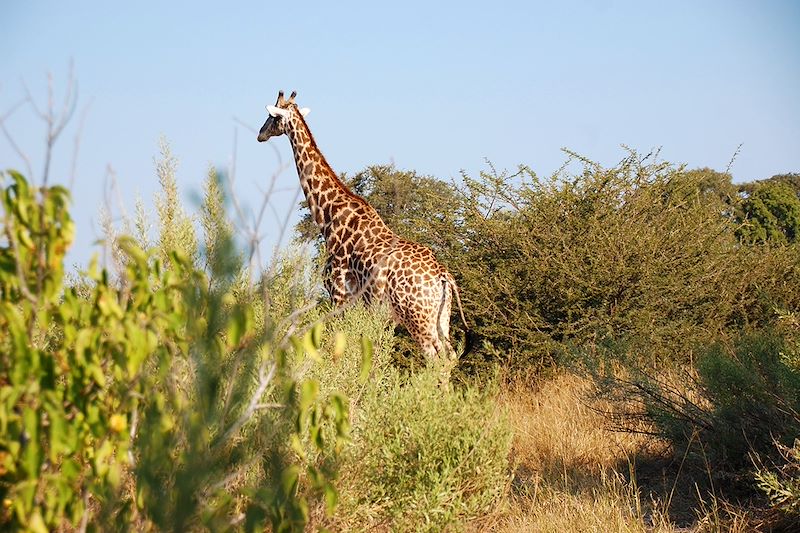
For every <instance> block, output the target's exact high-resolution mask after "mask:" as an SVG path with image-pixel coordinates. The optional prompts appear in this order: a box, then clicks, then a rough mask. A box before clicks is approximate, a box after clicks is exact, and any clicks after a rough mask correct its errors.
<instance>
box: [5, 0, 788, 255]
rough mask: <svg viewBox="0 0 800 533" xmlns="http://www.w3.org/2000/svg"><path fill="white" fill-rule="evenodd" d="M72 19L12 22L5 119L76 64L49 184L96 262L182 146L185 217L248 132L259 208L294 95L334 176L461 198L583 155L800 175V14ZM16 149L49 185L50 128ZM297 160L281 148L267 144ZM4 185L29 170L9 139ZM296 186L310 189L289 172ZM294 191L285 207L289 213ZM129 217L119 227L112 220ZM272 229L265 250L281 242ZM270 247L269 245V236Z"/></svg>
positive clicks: (409, 11) (135, 9) (191, 8)
mask: <svg viewBox="0 0 800 533" xmlns="http://www.w3.org/2000/svg"><path fill="white" fill-rule="evenodd" d="M112 4H115V3H114V2H99V1H98V2H88V1H76V2H62V1H38V2H37V1H22V0H7V1H4V2H2V4H1V5H0V20H3V22H4V24H3V29H2V31H0V51H2V52H1V53H0V73H2V77H0V115H2V114H3V113H5V111H6V110H8V109H10V108H11V106H12V105H14V104H15V103H16V102H17V101H19V100H20V99H21V98H22V97H23V96H24V94H25V92H24V88H23V81H24V84H25V85H27V86H28V87H29V88H30V91H31V92H32V93H33V95H34V97H35V98H37V99H38V101H39V102H40V104H43V103H44V102H45V97H46V87H47V82H46V73H47V72H48V71H50V72H52V74H53V77H54V82H55V89H56V95H57V96H58V95H59V94H61V90H63V86H64V84H65V82H66V79H67V73H68V65H69V63H70V61H74V65H75V75H76V78H77V80H78V83H79V90H80V100H79V104H78V105H79V107H78V113H77V114H76V118H75V119H74V120H73V122H72V123H71V124H70V126H69V128H68V129H67V130H65V132H64V136H63V138H62V140H61V141H60V143H59V144H58V145H57V147H56V152H55V154H54V160H53V173H52V178H51V179H52V180H54V181H61V182H66V181H67V180H68V178H67V176H68V175H69V170H70V166H71V164H70V161H71V158H72V153H73V139H74V136H75V134H76V132H77V131H78V124H79V123H80V120H79V119H80V116H81V113H82V112H83V110H84V108H85V106H87V105H88V110H87V111H86V118H85V121H84V122H83V128H82V129H81V136H80V138H81V142H80V150H79V157H78V161H77V173H76V179H75V183H74V187H73V194H74V197H75V205H74V208H73V212H74V218H75V219H76V222H77V224H78V241H77V243H76V245H75V248H74V250H73V251H72V253H71V255H70V261H71V262H79V263H82V262H85V261H86V260H87V259H88V257H89V255H90V252H91V250H92V245H91V243H92V242H93V241H95V240H96V239H98V238H99V237H100V232H99V229H98V222H97V221H98V212H99V207H100V206H101V205H103V203H104V201H105V200H104V190H106V189H107V177H106V176H107V172H106V169H107V168H108V166H109V165H110V166H111V167H112V168H113V169H114V172H115V175H116V180H117V185H118V188H119V196H120V197H121V198H122V199H123V203H124V204H125V205H126V208H127V209H128V210H129V211H132V209H133V204H134V199H135V197H136V196H137V195H139V196H141V197H142V198H143V199H144V200H145V202H146V203H148V204H151V203H152V197H153V194H154V192H155V191H156V189H157V185H158V181H157V178H156V175H155V171H154V162H153V160H154V158H155V157H156V156H157V155H158V141H159V138H160V136H162V135H163V136H165V137H166V138H167V140H168V141H169V143H170V145H171V147H172V151H173V153H174V154H175V155H176V156H177V157H178V159H179V161H180V165H179V168H178V180H179V183H180V185H181V187H182V189H183V191H184V192H185V193H186V195H187V198H188V197H189V193H190V192H191V191H195V192H196V191H198V190H199V189H200V185H201V183H202V180H203V179H204V177H205V174H206V170H207V169H208V167H209V165H216V166H220V167H227V166H229V165H230V163H231V160H232V154H233V145H234V132H235V131H238V133H237V139H238V141H237V151H236V177H237V193H238V194H239V195H240V197H241V198H242V200H243V202H245V203H247V204H249V205H250V206H251V207H253V208H255V207H257V205H258V197H259V194H260V193H259V188H261V189H265V188H266V186H267V184H266V181H267V180H268V178H269V176H270V175H271V174H272V172H273V171H274V169H275V165H276V159H275V155H274V153H273V151H272V150H270V148H269V147H267V146H264V145H263V144H259V143H257V142H256V141H255V136H254V134H252V133H251V132H250V131H248V130H247V129H246V128H244V127H243V126H241V125H238V124H237V122H235V121H234V118H238V119H239V120H241V121H242V122H244V123H246V124H248V125H250V126H252V127H254V128H257V127H259V126H260V125H261V123H262V122H263V120H264V119H265V111H264V106H265V105H266V104H268V103H272V102H273V101H274V99H275V95H276V92H277V90H278V89H285V90H286V91H291V90H293V89H296V90H297V91H298V93H299V95H298V98H297V100H298V102H299V103H300V104H301V105H303V106H308V107H310V108H311V110H312V112H311V114H310V115H309V117H308V121H309V125H310V126H311V129H312V131H313V132H314V134H315V136H316V139H317V142H318V144H319V146H320V147H321V148H322V150H323V152H324V153H325V155H326V157H327V159H328V161H329V162H330V163H331V164H332V166H333V167H334V169H335V170H336V171H338V172H347V173H353V172H356V171H358V170H360V169H362V168H363V167H365V166H366V165H370V164H376V163H386V162H394V163H395V164H396V165H397V166H398V167H400V168H404V169H415V170H417V171H419V172H421V173H424V174H432V175H435V176H436V177H439V178H441V179H444V180H449V179H451V178H457V177H458V176H459V173H460V171H461V170H465V171H467V172H468V173H472V174H475V173H477V172H478V171H480V170H481V169H484V168H486V167H485V163H484V160H485V159H487V158H488V159H489V160H491V161H492V162H493V164H494V165H495V166H496V167H498V168H500V169H502V168H508V169H514V168H516V166H517V165H518V164H526V165H528V166H530V167H531V168H532V169H534V170H535V171H536V172H537V173H539V174H540V175H543V176H546V175H549V174H550V173H552V172H553V171H554V170H555V169H556V168H558V167H559V166H560V165H561V163H562V162H563V161H564V159H565V157H564V155H563V153H562V152H561V151H560V149H561V148H562V147H567V148H570V149H572V150H575V151H577V152H580V153H582V154H584V155H586V156H587V157H589V158H591V159H594V160H596V161H599V162H600V163H603V164H607V165H610V164H613V163H615V162H616V161H618V160H619V159H621V158H622V157H623V155H624V152H623V150H622V149H621V148H620V145H621V144H625V145H628V146H631V147H634V148H637V149H640V150H642V151H649V150H650V149H652V148H654V147H661V148H662V152H661V154H662V157H664V158H665V159H667V160H670V161H674V162H678V163H686V164H687V165H689V166H690V167H699V166H710V167H713V168H717V169H721V170H724V169H725V167H726V166H727V165H728V162H729V160H730V159H731V157H732V156H733V154H734V152H735V151H736V148H737V146H739V145H740V144H742V149H741V153H740V154H739V155H738V156H737V158H736V160H735V162H734V164H733V166H732V167H731V172H732V173H733V175H734V178H735V180H737V181H746V180H753V179H760V178H766V177H769V176H771V175H773V174H776V173H781V172H790V171H795V172H796V171H800V98H798V97H797V94H800V90H799V89H800V32H798V31H797V28H798V27H800V3H798V2H793V1H789V0H787V1H770V0H764V1H759V2H754V1H753V2H750V1H675V2H643V1H594V2H592V1H583V0H582V1H578V0H572V1H565V2H547V3H545V2H502V1H497V2H491V3H490V2H474V3H473V2H438V3H437V2H430V1H428V2H418V1H416V0H414V1H405V2H397V3H395V4H393V5H383V3H382V2H347V1H344V2H307V3H302V5H301V3H291V2H280V3H276V2H227V3H224V2H202V1H194V2H128V3H126V4H125V5H123V6H121V7H115V6H113V5H112ZM6 128H7V129H8V130H9V131H10V132H11V133H12V134H13V135H14V138H15V139H16V141H17V143H18V144H19V145H20V147H22V149H23V150H25V151H26V153H27V154H28V155H29V157H30V158H31V159H32V160H33V162H34V165H33V166H34V173H35V174H37V175H40V174H41V164H40V162H41V160H42V159H41V158H42V153H43V149H42V148H43V142H42V139H43V136H44V127H43V124H42V123H41V122H39V121H38V120H36V119H35V117H34V115H33V114H32V113H31V112H30V110H29V109H19V110H17V111H16V112H15V113H14V114H13V115H12V116H11V117H10V118H9V119H8V120H7V121H6ZM270 142H272V143H274V144H275V145H276V146H277V148H278V149H279V151H280V153H281V154H282V156H283V158H284V160H285V161H288V160H290V159H291V151H290V149H289V145H288V142H287V141H286V139H273V140H272V141H270ZM0 167H2V168H8V167H13V168H20V169H24V165H23V164H22V161H21V160H20V159H19V157H18V156H17V155H16V153H15V152H14V151H13V149H12V148H11V147H10V145H9V144H8V142H7V141H6V139H5V137H3V136H0ZM279 180H280V181H279V186H280V187H281V188H284V189H293V188H294V187H296V185H297V177H296V174H295V172H294V169H293V168H291V169H290V170H289V171H287V172H284V173H283V174H282V175H281V176H280V178H279ZM290 201H291V192H289V191H287V192H285V193H283V194H282V195H277V196H276V197H275V198H274V203H275V205H276V209H277V210H285V209H296V208H295V207H294V206H292V205H289V204H290ZM112 208H114V210H115V211H117V214H118V211H119V209H118V208H116V207H115V206H114V205H112ZM275 224H276V220H275V219H269V220H268V222H267V224H266V225H265V227H264V231H265V232H267V233H270V232H271V231H274V226H275ZM271 226H272V227H271Z"/></svg>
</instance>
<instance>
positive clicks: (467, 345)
mask: <svg viewBox="0 0 800 533" xmlns="http://www.w3.org/2000/svg"><path fill="white" fill-rule="evenodd" d="M442 284H443V285H444V287H443V289H444V290H445V291H446V290H447V286H448V285H450V288H451V289H453V295H454V296H455V298H456V304H457V305H458V315H459V316H460V317H461V323H462V324H464V353H463V354H461V355H462V356H464V355H466V354H468V353H470V352H471V351H472V349H473V348H474V347H475V335H474V333H473V332H472V330H470V329H469V324H467V319H466V318H464V309H463V308H462V306H461V295H460V294H459V291H458V285H456V280H455V279H454V278H453V276H452V275H451V274H450V273H449V272H448V273H446V274H445V275H444V276H442ZM445 294H446V293H445ZM443 296H444V294H443Z"/></svg>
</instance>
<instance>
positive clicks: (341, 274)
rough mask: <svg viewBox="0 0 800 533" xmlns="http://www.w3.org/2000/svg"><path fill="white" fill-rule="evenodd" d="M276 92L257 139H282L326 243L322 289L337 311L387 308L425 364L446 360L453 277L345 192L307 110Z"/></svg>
mask: <svg viewBox="0 0 800 533" xmlns="http://www.w3.org/2000/svg"><path fill="white" fill-rule="evenodd" d="M295 96H296V93H294V92H293V93H292V94H291V96H290V97H289V98H288V99H285V98H284V96H283V91H281V92H279V93H278V100H277V101H276V102H275V105H271V106H267V111H268V113H269V116H268V117H267V121H266V122H264V125H263V126H262V127H261V131H260V132H259V134H258V140H259V142H264V141H266V140H268V139H269V138H270V137H275V136H279V135H286V136H287V137H289V142H290V143H291V145H292V150H293V152H294V160H295V164H296V166H297V175H298V176H299V178H300V186H301V187H302V188H303V193H304V194H305V197H306V201H307V202H308V207H309V209H310V210H311V216H312V219H313V220H314V223H315V224H316V225H317V226H318V227H319V228H320V231H321V232H322V235H323V237H324V239H325V246H326V248H327V252H328V259H327V263H326V265H325V287H326V289H327V290H328V292H329V293H330V295H331V298H332V299H333V302H334V304H335V305H342V304H344V303H346V302H348V301H349V300H351V299H353V298H363V299H364V300H365V301H366V302H367V303H368V304H369V303H372V302H379V301H385V302H387V303H388V304H389V307H390V309H391V312H392V316H393V317H394V319H395V320H396V321H397V322H399V323H401V324H403V325H404V326H405V327H406V329H408V332H409V333H410V334H411V336H412V337H413V338H414V340H416V341H417V343H418V344H419V345H420V347H421V348H422V351H423V352H424V353H425V355H426V356H428V357H434V356H436V355H437V354H442V355H445V356H448V357H449V356H450V355H451V354H453V349H452V347H451V345H450V309H451V306H452V303H453V297H454V296H455V299H456V303H457V304H458V309H459V314H460V316H461V320H462V321H464V324H465V325H466V321H465V320H464V313H463V311H462V310H461V299H460V297H459V294H458V287H457V286H456V283H455V280H454V279H453V276H451V275H450V273H449V272H448V271H447V269H446V268H445V267H444V266H442V265H441V264H440V263H439V262H438V261H437V260H436V258H435V257H434V255H433V252H431V250H430V249H429V248H427V247H425V246H423V245H421V244H418V243H415V242H411V241H408V240H406V239H403V238H401V237H399V236H397V235H395V233H394V232H393V231H392V230H390V229H389V228H388V227H387V226H386V224H385V223H384V222H383V220H382V219H381V217H380V216H379V215H378V213H377V211H375V209H374V208H373V207H372V206H371V205H369V203H367V201H366V200H364V199H363V198H361V197H360V196H358V195H356V194H354V193H353V192H352V191H350V190H349V189H348V188H347V187H346V186H345V185H344V183H342V182H341V181H340V180H339V178H338V177H337V176H336V173H334V171H333V169H331V167H330V165H329V164H328V162H327V161H326V160H325V157H324V156H323V155H322V153H321V152H320V150H319V148H317V144H316V142H315V141H314V137H313V136H312V135H311V131H310V130H309V128H308V125H307V124H306V121H305V118H304V117H305V116H306V115H307V114H308V108H299V107H298V106H297V104H296V103H295V101H294V98H295Z"/></svg>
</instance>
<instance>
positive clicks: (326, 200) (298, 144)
mask: <svg viewBox="0 0 800 533" xmlns="http://www.w3.org/2000/svg"><path fill="white" fill-rule="evenodd" d="M286 134H287V136H288V137H289V142H290V143H291V145H292V151H293V152H294V162H295V165H296V166H297V175H298V177H299V178H300V186H301V187H302V188H303V193H304V194H305V197H306V201H307V202H308V208H309V210H310V211H311V217H312V219H313V220H314V223H315V224H316V225H317V226H318V227H319V228H320V229H321V230H323V232H324V233H327V232H328V231H329V230H330V229H331V228H330V226H331V224H332V223H333V219H334V215H335V214H336V213H335V209H336V206H337V205H342V204H343V203H345V202H348V201H352V200H356V201H358V202H359V203H360V202H364V200H363V199H362V198H360V197H358V196H356V195H355V194H353V193H352V192H350V190H348V189H347V187H346V186H345V185H344V184H343V183H342V182H341V181H340V180H339V178H337V177H336V173H335V172H334V171H333V169H332V168H331V167H330V165H329V164H328V162H327V161H326V160H325V157H324V156H323V155H322V152H320V150H319V148H317V144H316V142H315V141H314V137H313V136H312V135H311V131H310V130H309V129H308V125H306V123H305V121H304V120H303V119H302V117H300V116H299V115H295V116H294V117H293V120H292V121H291V127H290V128H287V132H286ZM364 203H366V202H364ZM326 237H327V235H326Z"/></svg>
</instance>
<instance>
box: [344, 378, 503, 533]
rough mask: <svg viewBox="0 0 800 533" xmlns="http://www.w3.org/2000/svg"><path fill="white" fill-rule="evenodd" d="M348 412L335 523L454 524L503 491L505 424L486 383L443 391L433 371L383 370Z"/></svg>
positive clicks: (436, 527)
mask: <svg viewBox="0 0 800 533" xmlns="http://www.w3.org/2000/svg"><path fill="white" fill-rule="evenodd" d="M356 417H357V421H356V423H355V427H354V431H353V439H354V445H353V448H352V449H351V450H350V453H349V454H348V455H347V457H346V458H345V459H344V462H343V464H342V473H343V478H342V480H341V486H342V499H343V504H342V515H343V516H344V517H346V518H348V519H349V522H348V523H347V524H343V525H341V527H342V528H343V529H351V528H352V529H362V528H363V529H367V528H369V527H371V526H374V525H377V524H384V525H386V526H388V527H389V528H390V529H393V530H401V531H410V530H414V531H442V530H443V529H447V528H450V529H459V528H462V527H464V525H465V523H466V522H467V521H469V519H471V518H476V517H478V516H480V515H481V514H482V513H486V512H488V511H490V510H491V509H493V507H494V506H495V505H496V504H497V503H498V501H499V500H500V497H501V496H502V494H503V493H504V490H505V488H506V485H507V481H508V475H509V465H508V455H509V451H510V445H511V431H510V428H509V424H508V420H507V419H506V417H505V415H504V414H503V412H502V411H500V410H499V408H498V406H497V404H496V403H495V402H494V401H493V399H492V396H491V390H484V391H479V390H477V389H475V388H471V387H468V388H465V389H461V390H445V389H443V388H441V387H440V378H439V374H438V373H437V372H434V371H431V370H427V371H421V372H419V373H417V374H416V375H414V376H412V377H410V378H409V379H404V378H402V377H401V376H400V374H399V373H398V372H397V371H395V370H392V369H389V370H387V372H386V373H385V375H384V377H383V379H382V380H381V381H380V382H379V383H377V384H376V386H374V387H373V388H372V390H371V391H369V392H368V393H367V394H366V396H365V397H364V399H363V400H362V402H361V404H360V405H359V406H358V410H357V411H356Z"/></svg>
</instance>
